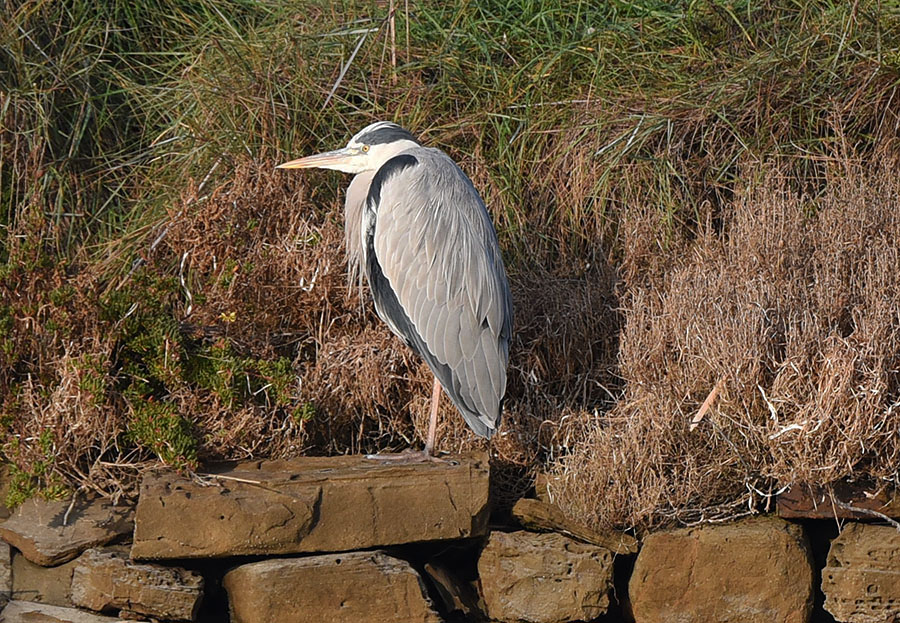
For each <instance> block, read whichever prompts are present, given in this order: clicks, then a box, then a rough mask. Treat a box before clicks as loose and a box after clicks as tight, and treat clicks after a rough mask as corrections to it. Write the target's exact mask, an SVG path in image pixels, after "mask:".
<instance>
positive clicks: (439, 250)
mask: <svg viewBox="0 0 900 623" xmlns="http://www.w3.org/2000/svg"><path fill="white" fill-rule="evenodd" d="M394 161H397V162H394ZM398 162H399V165H398ZM367 202H368V204H367V207H368V206H373V207H377V219H376V221H375V226H374V232H373V235H372V244H371V247H370V248H371V249H372V251H374V253H373V255H374V256H375V258H374V259H375V260H376V261H377V263H378V265H379V266H378V268H380V270H381V272H382V274H383V279H384V282H385V283H384V284H382V286H381V289H382V290H384V289H385V287H388V288H389V290H390V292H387V293H386V292H380V293H379V294H377V295H376V309H378V313H379V315H381V316H382V318H384V319H385V320H386V322H387V323H388V324H389V325H391V327H392V329H393V330H394V332H395V333H398V334H399V335H401V337H403V338H404V339H405V340H406V341H407V343H408V344H410V345H411V346H412V347H413V348H415V349H416V350H417V351H419V353H420V354H421V355H422V357H423V358H424V359H425V360H426V361H427V362H428V364H429V366H430V367H431V369H432V371H434V373H435V376H437V378H438V380H439V381H440V382H441V385H442V386H443V387H444V389H445V391H446V392H447V394H448V395H449V396H450V398H451V399H452V400H453V402H454V404H455V405H456V407H457V408H458V409H459V410H460V412H461V413H462V415H463V417H464V418H465V419H466V422H467V423H468V424H469V426H470V427H471V428H472V430H473V431H475V433H476V434H478V435H480V436H483V437H488V438H490V437H491V435H493V433H494V432H495V430H496V428H497V425H498V423H499V420H500V413H501V408H502V399H503V396H504V394H505V393H506V366H507V362H508V360H509V341H510V335H511V332H512V302H511V297H510V293H509V284H508V282H507V278H506V271H505V269H504V266H503V260H502V259H501V257H500V250H499V245H498V244H497V236H496V233H495V232H494V228H493V225H492V224H491V221H490V217H489V216H488V213H487V210H486V209H485V207H484V203H483V202H482V200H481V198H480V197H479V196H478V192H477V191H476V190H475V187H474V186H473V185H472V182H471V181H470V180H469V178H468V177H466V175H465V174H464V173H463V172H462V170H460V169H459V167H458V166H456V164H455V163H454V162H453V161H452V160H451V159H450V158H449V157H447V156H446V155H445V154H443V152H440V151H438V150H433V149H425V148H419V149H416V150H411V151H409V152H407V153H406V154H404V155H401V156H398V157H396V158H394V159H393V160H392V161H389V162H388V163H386V164H385V165H384V166H383V167H382V168H381V169H380V170H379V172H378V173H377V174H376V176H375V179H374V180H373V182H372V185H371V188H370V191H369V196H368V199H367ZM369 263H370V264H371V262H369ZM367 273H368V274H369V275H370V283H371V282H372V279H371V277H372V271H367ZM376 280H377V279H376ZM372 289H373V294H374V293H375V292H374V291H375V290H376V285H375V284H374V283H373V284H372ZM391 294H393V297H395V299H396V301H395V302H392V301H391V300H389V299H390V298H391V296H390V295H391ZM379 299H381V302H380V303H379ZM397 308H399V309H397Z"/></svg>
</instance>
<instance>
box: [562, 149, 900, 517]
mask: <svg viewBox="0 0 900 623" xmlns="http://www.w3.org/2000/svg"><path fill="white" fill-rule="evenodd" d="M841 164H843V165H844V166H841V167H836V168H834V169H830V171H829V174H828V178H827V180H826V182H827V185H826V189H825V191H824V192H823V193H822V194H820V195H819V196H817V197H810V196H808V195H804V194H799V193H797V192H793V191H791V190H789V189H787V188H786V185H785V184H784V183H783V181H780V180H779V170H778V167H775V166H773V167H769V168H768V169H767V170H766V172H765V174H764V175H762V176H760V182H758V183H756V184H753V185H752V186H751V187H750V188H749V189H748V190H747V191H746V192H745V193H743V194H742V195H741V196H739V197H738V198H737V199H736V200H735V202H734V204H733V209H732V210H731V211H730V212H729V213H728V216H727V218H725V219H724V220H723V222H722V223H721V225H718V226H715V225H714V224H709V225H708V226H707V227H705V228H704V230H703V232H702V233H701V235H700V236H698V237H697V238H696V239H695V240H693V241H691V242H690V243H685V244H683V245H676V246H675V248H674V250H672V251H670V252H669V253H668V254H665V257H666V263H667V270H665V271H664V272H651V273H650V274H648V275H646V276H645V277H644V278H643V279H640V280H639V281H638V283H637V284H635V285H634V286H632V287H629V286H626V293H625V296H624V297H623V306H624V328H623V332H622V342H621V348H620V351H619V373H620V374H621V376H622V379H623V381H624V388H625V389H624V393H623V395H622V396H621V398H620V399H619V400H618V402H617V403H616V405H615V407H614V408H613V409H612V410H611V411H610V412H609V413H607V414H603V415H599V416H595V417H593V418H590V420H589V423H588V424H587V428H588V432H587V434H586V436H585V438H584V439H583V440H580V441H579V442H578V443H576V444H572V446H571V447H570V450H571V453H570V454H569V455H568V456H565V457H563V458H562V459H560V460H559V462H558V463H557V465H556V471H557V473H558V474H559V475H561V476H562V479H561V481H560V485H561V486H560V490H559V491H557V493H558V495H559V498H560V499H561V501H562V503H563V504H564V505H565V506H566V508H567V510H569V511H570V512H571V513H572V514H574V515H576V516H578V517H581V518H582V519H584V520H587V521H589V522H591V523H594V524H600V525H610V524H613V525H638V526H642V527H646V526H650V525H654V524H658V523H661V522H666V521H671V520H673V519H674V520H678V521H681V522H690V521H698V520H703V519H707V520H708V519H715V518H717V517H724V516H733V515H734V514H736V513H739V512H741V511H742V510H743V511H747V510H755V509H758V508H760V506H761V503H762V504H765V503H766V502H767V500H766V496H768V495H770V494H771V493H772V492H774V491H776V490H777V489H779V488H780V487H782V486H784V485H787V484H790V483H795V482H815V483H829V482H833V481H835V480H838V479H842V478H851V479H853V478H874V479H879V480H880V479H884V483H885V484H888V483H890V482H893V483H894V484H896V483H897V482H898V480H897V479H898V472H897V466H898V465H900V446H898V443H897V442H898V439H900V418H898V417H897V414H896V411H897V409H898V408H900V366H898V363H900V297H898V296H897V293H898V292H900V245H898V240H900V203H898V200H897V197H898V191H900V183H898V181H897V179H896V176H895V175H894V174H893V172H895V171H896V170H897V169H896V167H897V164H898V162H897V160H896V158H891V157H887V156H884V157H883V158H882V159H881V160H880V161H877V163H876V164H866V165H862V164H861V163H856V164H855V165H850V164H848V163H846V162H845V163H841ZM634 218H635V219H636V221H638V222H640V221H643V220H644V219H645V218H646V216H645V213H643V212H642V211H641V210H638V211H637V212H636V214H635V216H634ZM634 227H635V230H636V231H637V230H639V229H640V228H641V225H639V224H638V223H635V226H634ZM636 248H637V252H638V253H642V250H641V248H640V245H636ZM639 263H642V262H639ZM720 381H721V385H720V387H721V391H720V392H719V394H718V396H717V397H716V398H715V400H714V401H712V402H711V406H710V408H709V410H708V412H707V413H706V414H705V416H704V417H703V418H702V420H700V421H699V425H698V426H697V427H696V428H695V430H691V427H690V423H691V420H692V418H694V417H695V416H696V414H697V413H698V410H699V409H700V408H701V405H702V404H703V403H704V401H705V400H706V399H707V397H708V396H709V395H710V393H711V392H712V391H713V389H714V388H715V386H716V385H717V384H719V383H720Z"/></svg>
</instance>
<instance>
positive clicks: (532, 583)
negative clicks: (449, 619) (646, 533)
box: [478, 531, 649, 623]
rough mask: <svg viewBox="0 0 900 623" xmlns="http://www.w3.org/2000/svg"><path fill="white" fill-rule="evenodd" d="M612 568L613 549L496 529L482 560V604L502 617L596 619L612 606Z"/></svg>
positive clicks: (550, 621)
mask: <svg viewBox="0 0 900 623" xmlns="http://www.w3.org/2000/svg"><path fill="white" fill-rule="evenodd" d="M612 572H613V553H612V552H611V551H609V550H608V549H606V548H603V547H597V546H594V545H588V544H586V543H580V542H578V541H575V540H573V539H570V538H569V537H566V536H563V535H561V534H556V533H546V534H535V533H533V532H524V531H521V532H510V533H505V532H492V533H491V536H490V537H489V539H488V542H487V545H486V546H485V548H484V550H483V551H482V552H481V556H480V557H479V559H478V575H479V577H480V578H481V587H482V592H483V596H484V603H485V606H486V607H487V612H488V615H489V616H490V618H491V619H493V620H498V621H528V622H529V623H562V622H564V621H587V620H591V619H594V618H596V617H597V616H599V615H601V614H603V613H604V612H606V609H607V607H608V606H609V591H610V588H611V587H612ZM648 620H649V619H648Z"/></svg>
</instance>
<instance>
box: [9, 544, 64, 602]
mask: <svg viewBox="0 0 900 623" xmlns="http://www.w3.org/2000/svg"><path fill="white" fill-rule="evenodd" d="M77 564H78V559H77V558H76V559H75V560H70V561H69V562H66V563H63V564H61V565H57V566H55V567H42V566H41V565H36V564H34V563H33V562H31V561H30V560H28V559H27V558H25V556H23V555H22V554H20V553H19V552H16V553H15V554H14V555H13V559H12V576H13V577H12V579H13V582H12V599H14V600H18V601H34V602H39V603H43V604H50V605H52V606H66V607H69V606H74V604H73V603H72V596H71V588H72V573H74V571H75V567H76V565H77Z"/></svg>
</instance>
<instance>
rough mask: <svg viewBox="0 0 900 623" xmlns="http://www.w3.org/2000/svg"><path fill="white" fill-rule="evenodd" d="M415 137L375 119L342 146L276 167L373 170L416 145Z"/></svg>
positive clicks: (394, 124)
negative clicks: (375, 121) (341, 147)
mask: <svg viewBox="0 0 900 623" xmlns="http://www.w3.org/2000/svg"><path fill="white" fill-rule="evenodd" d="M418 144H419V142H418V141H417V140H416V139H415V137H414V136H413V135H412V134H410V133H409V132H407V131H406V130H404V129H403V128H401V127H400V126H399V125H397V124H396V123H391V122H390V121H379V122H378V123H373V124H372V125H369V126H366V127H365V128H363V129H362V130H360V131H359V132H358V133H357V134H356V135H355V136H354V137H353V138H351V139H350V142H349V143H347V146H346V147H344V148H343V149H336V150H334V151H326V152H324V153H321V154H315V155H313V156H306V157H305V158H300V159H299V160H291V161H290V162H285V163H284V164H279V165H278V167H277V168H279V169H311V168H316V169H334V170H336V171H343V172H344V173H356V174H358V173H363V172H365V171H377V170H378V169H379V168H381V165H383V164H384V163H385V162H387V161H388V160H389V159H391V158H392V157H394V156H395V155H397V154H398V153H400V152H401V151H403V150H405V149H409V148H410V147H414V146H415V145H418Z"/></svg>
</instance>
